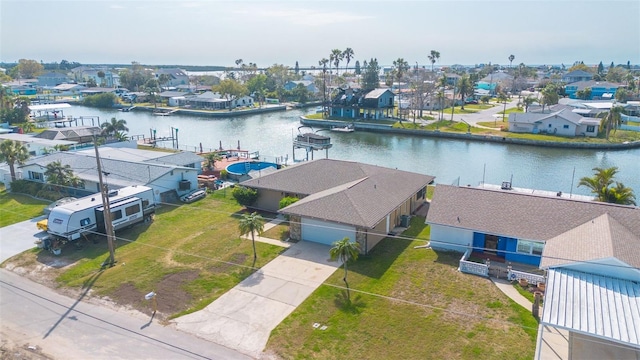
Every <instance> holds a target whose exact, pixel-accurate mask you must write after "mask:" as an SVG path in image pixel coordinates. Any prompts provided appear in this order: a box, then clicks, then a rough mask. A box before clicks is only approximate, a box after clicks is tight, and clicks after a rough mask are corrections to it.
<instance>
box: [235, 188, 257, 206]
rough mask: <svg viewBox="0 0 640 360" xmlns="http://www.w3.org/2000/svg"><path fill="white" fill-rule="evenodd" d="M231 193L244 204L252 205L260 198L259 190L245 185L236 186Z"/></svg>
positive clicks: (239, 202)
mask: <svg viewBox="0 0 640 360" xmlns="http://www.w3.org/2000/svg"><path fill="white" fill-rule="evenodd" d="M231 195H232V196H233V198H234V199H236V201H237V202H238V204H240V205H242V206H251V205H253V203H255V202H256V200H258V192H257V191H256V190H253V189H249V188H247V187H244V186H236V187H234V188H233V192H232V193H231Z"/></svg>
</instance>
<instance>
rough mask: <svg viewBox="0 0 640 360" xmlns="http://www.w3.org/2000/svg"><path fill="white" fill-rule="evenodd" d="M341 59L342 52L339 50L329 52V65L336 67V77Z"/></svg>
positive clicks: (342, 56)
mask: <svg viewBox="0 0 640 360" xmlns="http://www.w3.org/2000/svg"><path fill="white" fill-rule="evenodd" d="M343 58H344V55H343V54H342V51H340V50H339V49H333V50H331V55H329V61H331V63H332V64H333V65H335V66H336V76H337V75H338V65H340V61H342V59H343Z"/></svg>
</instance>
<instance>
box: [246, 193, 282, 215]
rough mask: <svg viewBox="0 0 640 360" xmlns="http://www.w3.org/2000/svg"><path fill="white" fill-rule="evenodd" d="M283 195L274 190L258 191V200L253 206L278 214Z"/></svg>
mask: <svg viewBox="0 0 640 360" xmlns="http://www.w3.org/2000/svg"><path fill="white" fill-rule="evenodd" d="M282 198H283V196H282V193H281V192H280V191H274V190H263V189H259V190H258V200H256V202H255V203H254V204H253V207H254V208H256V209H263V210H268V211H273V212H276V211H278V208H279V207H280V199H282Z"/></svg>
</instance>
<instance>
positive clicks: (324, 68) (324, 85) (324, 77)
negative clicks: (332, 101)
mask: <svg viewBox="0 0 640 360" xmlns="http://www.w3.org/2000/svg"><path fill="white" fill-rule="evenodd" d="M327 64H329V60H327V58H322V59H321V60H320V61H318V65H320V66H322V100H323V101H322V106H323V108H322V116H323V117H324V116H325V115H326V113H327Z"/></svg>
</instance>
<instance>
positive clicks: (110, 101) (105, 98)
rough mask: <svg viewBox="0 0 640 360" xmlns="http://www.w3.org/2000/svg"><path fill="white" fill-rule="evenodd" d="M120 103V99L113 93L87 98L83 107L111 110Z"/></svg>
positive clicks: (83, 101)
mask: <svg viewBox="0 0 640 360" xmlns="http://www.w3.org/2000/svg"><path fill="white" fill-rule="evenodd" d="M117 102H118V99H117V97H116V95H115V94H113V93H104V94H96V95H89V96H85V98H84V99H83V100H82V105H85V106H93V107H99V108H111V107H113V105H114V104H116V103H117Z"/></svg>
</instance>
